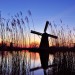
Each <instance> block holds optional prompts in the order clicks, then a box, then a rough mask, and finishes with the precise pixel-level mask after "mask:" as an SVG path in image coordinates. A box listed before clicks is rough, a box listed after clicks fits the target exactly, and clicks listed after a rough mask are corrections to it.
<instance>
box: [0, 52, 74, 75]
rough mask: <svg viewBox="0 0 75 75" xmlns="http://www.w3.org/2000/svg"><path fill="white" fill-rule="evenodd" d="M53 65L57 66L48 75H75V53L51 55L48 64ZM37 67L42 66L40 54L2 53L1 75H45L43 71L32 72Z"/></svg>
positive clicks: (0, 54)
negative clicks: (31, 69)
mask: <svg viewBox="0 0 75 75" xmlns="http://www.w3.org/2000/svg"><path fill="white" fill-rule="evenodd" d="M53 63H54V64H57V66H56V67H53V68H49V69H48V70H47V73H48V75H75V53H73V52H65V53H62V52H61V53H60V52H57V53H56V54H54V55H50V56H49V62H48V64H49V65H51V64H53ZM37 66H41V64H40V59H39V54H33V53H29V52H27V51H12V52H8V51H4V52H1V51H0V75H36V74H37V75H39V74H41V75H43V73H42V70H40V71H36V72H30V68H33V67H37ZM38 72H40V73H38Z"/></svg>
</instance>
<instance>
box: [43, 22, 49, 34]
mask: <svg viewBox="0 0 75 75" xmlns="http://www.w3.org/2000/svg"><path fill="white" fill-rule="evenodd" d="M48 24H49V21H46V25H45V28H44V33H46V31H47V28H48Z"/></svg>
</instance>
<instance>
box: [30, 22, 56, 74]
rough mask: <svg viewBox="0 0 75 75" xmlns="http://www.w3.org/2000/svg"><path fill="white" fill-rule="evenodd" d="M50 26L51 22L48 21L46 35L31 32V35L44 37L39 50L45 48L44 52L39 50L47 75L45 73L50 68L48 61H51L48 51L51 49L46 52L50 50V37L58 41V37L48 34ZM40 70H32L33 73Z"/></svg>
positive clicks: (45, 29) (42, 65)
mask: <svg viewBox="0 0 75 75" xmlns="http://www.w3.org/2000/svg"><path fill="white" fill-rule="evenodd" d="M48 25H49V21H46V24H45V28H44V33H40V32H37V31H33V30H31V33H33V34H37V35H41V36H42V37H41V42H40V46H39V48H43V49H44V50H43V49H41V50H39V55H40V61H41V67H42V68H43V69H44V74H45V75H46V72H45V71H46V69H47V68H48V67H49V66H48V60H49V52H48V50H49V49H48V50H45V49H46V48H49V41H48V37H51V38H54V39H57V36H55V35H51V34H48V33H46V31H47V28H48ZM41 67H39V68H41ZM39 68H33V69H31V71H33V70H36V69H39Z"/></svg>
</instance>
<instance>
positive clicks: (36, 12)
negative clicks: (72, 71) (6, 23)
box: [0, 0, 75, 31]
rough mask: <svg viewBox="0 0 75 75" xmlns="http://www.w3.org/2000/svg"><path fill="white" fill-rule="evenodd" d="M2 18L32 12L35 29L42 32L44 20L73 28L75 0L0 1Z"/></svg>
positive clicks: (74, 22) (74, 23)
mask: <svg viewBox="0 0 75 75" xmlns="http://www.w3.org/2000/svg"><path fill="white" fill-rule="evenodd" d="M0 10H1V11H2V16H3V17H6V18H8V17H9V15H8V14H9V13H10V14H11V15H14V14H16V13H17V12H19V11H22V12H23V14H24V15H27V11H28V10H30V11H31V12H32V18H33V21H34V25H35V29H36V30H38V29H39V28H41V31H42V30H43V27H44V24H45V21H46V20H49V21H55V22H56V23H57V24H59V21H60V19H62V21H63V23H65V24H68V25H69V26H71V27H73V26H74V25H75V21H74V20H75V0H0Z"/></svg>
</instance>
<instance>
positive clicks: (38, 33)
mask: <svg viewBox="0 0 75 75" xmlns="http://www.w3.org/2000/svg"><path fill="white" fill-rule="evenodd" d="M31 33H34V34H37V35H42V33H40V32H36V31H33V30H31Z"/></svg>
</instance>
